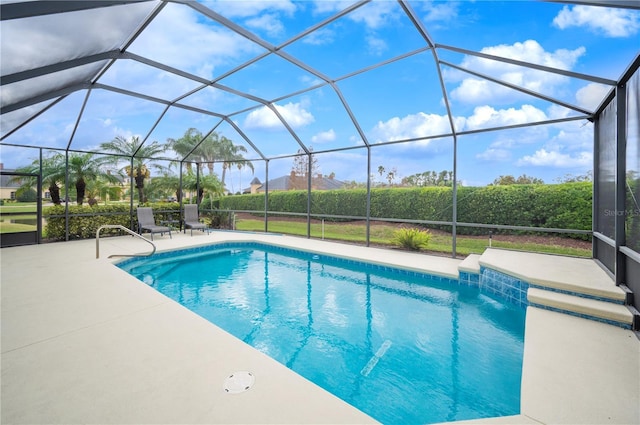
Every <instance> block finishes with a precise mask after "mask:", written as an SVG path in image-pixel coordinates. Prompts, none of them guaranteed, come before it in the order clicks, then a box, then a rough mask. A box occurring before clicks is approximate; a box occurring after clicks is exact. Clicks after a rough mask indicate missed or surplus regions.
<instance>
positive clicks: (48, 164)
mask: <svg viewBox="0 0 640 425" xmlns="http://www.w3.org/2000/svg"><path fill="white" fill-rule="evenodd" d="M16 171H17V172H19V173H29V174H40V160H39V159H35V160H33V162H32V163H31V164H29V165H27V166H25V167H20V168H18V169H16ZM64 175H65V156H64V155H62V154H60V153H55V154H53V155H52V156H50V157H46V158H43V159H42V180H43V183H44V184H48V185H49V186H48V188H47V189H48V190H49V194H50V196H51V202H53V203H54V204H55V205H60V204H61V203H62V202H61V200H60V184H61V183H62V182H64ZM14 181H19V182H20V183H21V184H22V186H26V187H33V186H35V185H36V181H35V177H34V178H25V177H16V178H15V179H14Z"/></svg>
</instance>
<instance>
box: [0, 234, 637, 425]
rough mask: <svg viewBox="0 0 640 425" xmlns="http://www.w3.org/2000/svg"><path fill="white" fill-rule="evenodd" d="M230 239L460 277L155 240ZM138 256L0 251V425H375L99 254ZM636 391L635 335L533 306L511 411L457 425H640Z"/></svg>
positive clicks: (451, 269) (417, 257)
mask: <svg viewBox="0 0 640 425" xmlns="http://www.w3.org/2000/svg"><path fill="white" fill-rule="evenodd" d="M227 240H229V241H231V240H254V241H261V242H267V243H273V244H277V245H282V246H289V247H292V248H296V249H306V250H313V251H319V252H327V253H330V254H334V255H340V256H346V257H351V258H359V259H364V260H370V261H376V262H383V263H386V264H393V265H398V266H401V267H408V268H412V269H416V270H426V271H429V272H431V273H435V274H441V275H447V276H457V272H458V266H459V265H460V263H461V260H457V259H452V258H446V257H436V256H426V255H423V254H412V253H406V252H401V251H394V250H385V249H378V248H367V247H362V246H355V245H347V244H339V243H332V242H326V241H317V240H309V239H304V238H296V237H289V236H279V235H262V234H257V233H240V232H213V233H211V234H209V235H207V234H204V233H201V232H194V234H193V236H190V235H189V234H188V233H187V234H186V235H184V234H174V236H173V239H169V238H168V237H166V236H165V237H156V238H155V241H154V242H155V243H156V245H157V246H158V250H159V251H163V250H170V249H176V248H182V247H188V246H195V245H201V244H209V243H215V242H221V241H227ZM148 249H149V246H148V245H147V244H145V243H144V242H143V241H141V240H139V239H136V238H132V237H129V236H123V237H110V238H103V239H101V240H100V255H101V258H100V259H95V240H84V241H73V242H65V243H53V244H45V245H32V246H25V247H16V248H3V249H2V250H0V257H1V260H0V262H1V266H2V270H1V275H0V278H1V289H2V294H1V295H2V300H1V307H2V311H1V319H2V324H1V326H2V328H1V332H2V334H1V338H2V340H1V342H2V349H1V350H2V359H1V360H2V384H1V385H2V387H1V389H2V395H1V406H0V407H1V416H0V422H2V423H3V424H4V423H7V424H8V423H12V424H20V423H30V424H36V423H104V424H107V423H114V424H115V423H118V424H122V423H136V424H147V423H299V424H303V423H331V424H337V423H375V420H373V419H372V418H370V417H369V416H367V415H365V414H364V413H362V412H360V411H358V410H357V409H355V408H353V407H352V406H349V405H348V404H346V403H344V402H343V401H341V400H339V399H338V398H336V397H334V396H333V395H331V394H329V393H327V392H326V391H324V390H322V389H321V388H319V387H317V386H316V385H315V384H313V383H311V382H309V381H307V380H305V379H304V378H302V377H300V376H299V375H297V374H295V373H294V372H292V371H290V370H289V369H287V368H286V367H285V366H283V365H281V364H279V363H277V362H276V361H275V360H272V359H270V358H269V357H267V356H265V355H264V354H262V353H260V352H258V351H257V350H255V349H253V348H251V347H249V346H247V345H246V344H244V343H243V342H241V341H240V340H238V339H236V338H234V337H233V336H231V335H229V334H228V333H226V332H224V331H223V330H221V329H220V328H218V327H216V326H215V325H212V324H210V323H209V322H207V321H206V320H204V319H202V318H200V317H199V316H197V315H196V314H194V313H192V312H190V311H189V310H187V309H186V308H184V307H182V306H180V305H179V304H177V303H175V302H174V301H172V300H170V299H168V298H166V297H165V296H164V295H162V294H159V293H158V292H156V291H155V290H153V288H150V287H148V286H147V285H145V284H144V283H142V282H140V281H138V280H136V279H135V278H133V277H131V276H130V275H128V274H127V273H125V272H123V271H122V270H120V269H118V268H117V267H114V266H113V264H112V263H113V261H114V260H110V259H107V256H109V255H111V254H131V253H138V252H148ZM492 255H493V254H492ZM496 255H499V253H498V254H496ZM532 258H533V259H534V260H532V261H535V256H533V257H532ZM565 258H566V257H559V256H556V257H555V259H552V260H549V259H548V258H547V257H544V259H545V261H547V263H545V273H552V271H551V270H549V267H554V266H553V264H554V261H555V262H557V267H558V270H560V271H559V273H563V271H562V270H566V263H565V262H563V261H564V259H565ZM549 264H551V265H549ZM527 267H534V268H535V265H534V264H528V265H527ZM574 272H575V273H578V274H579V273H580V271H579V270H574ZM585 273H589V270H587V271H585ZM586 277H587V276H586V274H585V278H586ZM245 370H246V371H251V372H252V373H253V374H254V375H255V377H256V381H255V385H254V386H253V387H252V388H251V389H250V390H249V391H246V392H244V393H241V394H235V395H232V394H226V393H225V392H224V390H223V383H224V380H225V378H226V377H227V376H228V375H229V374H231V373H233V372H235V371H245ZM639 382H640V342H639V341H638V339H637V338H636V336H635V335H634V334H633V332H631V331H628V330H624V329H622V328H618V327H615V326H611V325H606V324H602V323H597V322H593V321H590V320H586V319H581V318H577V317H572V316H568V315H564V314H560V313H555V312H551V311H546V310H541V309H538V308H532V307H530V308H529V309H528V311H527V319H526V332H525V350H524V365H523V377H522V397H521V398H522V401H521V414H520V415H517V416H510V417H505V418H492V419H484V420H474V421H466V423H479V424H480V423H513V424H539V423H543V424H556V423H558V424H559V423H573V424H577V423H581V424H582V423H598V424H601V423H619V424H634V423H640V404H638V400H640V384H639Z"/></svg>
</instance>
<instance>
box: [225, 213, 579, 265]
mask: <svg viewBox="0 0 640 425" xmlns="http://www.w3.org/2000/svg"><path fill="white" fill-rule="evenodd" d="M268 225H269V227H268V231H269V232H273V233H285V234H289V235H298V236H306V235H307V223H306V222H301V221H278V220H271V219H270V220H269V224H268ZM236 229H237V230H245V231H260V232H261V231H264V221H262V220H261V219H255V220H254V219H245V218H242V219H237V220H236ZM396 230H397V226H396V225H393V224H389V225H383V224H376V225H373V226H371V227H370V242H371V244H375V245H385V246H389V247H391V246H393V243H392V242H391V241H392V239H393V234H394V232H395V231H396ZM311 237H313V238H322V224H320V223H312V224H311ZM324 238H325V239H328V240H336V241H347V242H361V243H364V242H365V241H366V227H365V225H363V224H349V223H325V224H324ZM452 239H453V238H452V237H451V236H450V235H448V234H445V233H440V232H433V233H432V237H431V241H430V242H429V246H428V248H427V250H426V251H431V252H442V253H450V252H451V246H452ZM505 239H506V238H505ZM509 239H510V240H502V241H501V240H500V236H494V239H493V241H492V244H491V246H492V247H494V248H508V249H518V250H524V251H532V252H545V253H552V254H563V255H575V256H581V257H591V249H590V248H586V247H585V248H582V247H572V246H565V244H556V243H554V240H557V239H558V238H549V242H548V243H540V242H532V241H530V240H528V238H527V237H526V236H523V237H513V236H511V237H509ZM513 239H516V240H515V241H514V240H513ZM537 239H538V240H540V239H541V238H537ZM542 239H544V238H542ZM488 246H489V239H488V237H487V238H478V237H470V236H460V235H458V236H457V238H456V251H457V253H458V254H460V255H468V254H474V253H475V254H481V253H482V252H484V250H485V249H486V248H487V247H488Z"/></svg>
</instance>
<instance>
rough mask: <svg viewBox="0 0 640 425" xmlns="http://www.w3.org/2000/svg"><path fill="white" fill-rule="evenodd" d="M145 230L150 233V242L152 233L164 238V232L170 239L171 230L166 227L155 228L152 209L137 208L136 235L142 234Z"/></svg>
mask: <svg viewBox="0 0 640 425" xmlns="http://www.w3.org/2000/svg"><path fill="white" fill-rule="evenodd" d="M145 230H148V231H149V232H151V240H153V234H154V233H160V235H161V236H164V234H165V232H166V233H169V238H171V239H173V238H172V237H171V228H170V227H167V226H157V225H156V221H155V219H154V218H153V209H151V208H149V207H139V208H138V233H140V234H142V232H144V231H145Z"/></svg>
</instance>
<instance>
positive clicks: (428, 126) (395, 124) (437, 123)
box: [372, 112, 451, 143]
mask: <svg viewBox="0 0 640 425" xmlns="http://www.w3.org/2000/svg"><path fill="white" fill-rule="evenodd" d="M450 132H451V126H450V125H449V119H448V118H447V116H446V115H445V116H443V115H436V114H425V113H424V112H418V113H417V114H412V115H407V116H406V117H404V118H399V117H393V118H391V119H389V120H387V121H385V122H382V121H378V124H376V126H375V127H374V129H373V131H372V134H373V136H374V138H375V141H374V143H380V142H387V141H394V140H403V139H417V138H422V137H429V136H437V135H439V134H445V133H450Z"/></svg>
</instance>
